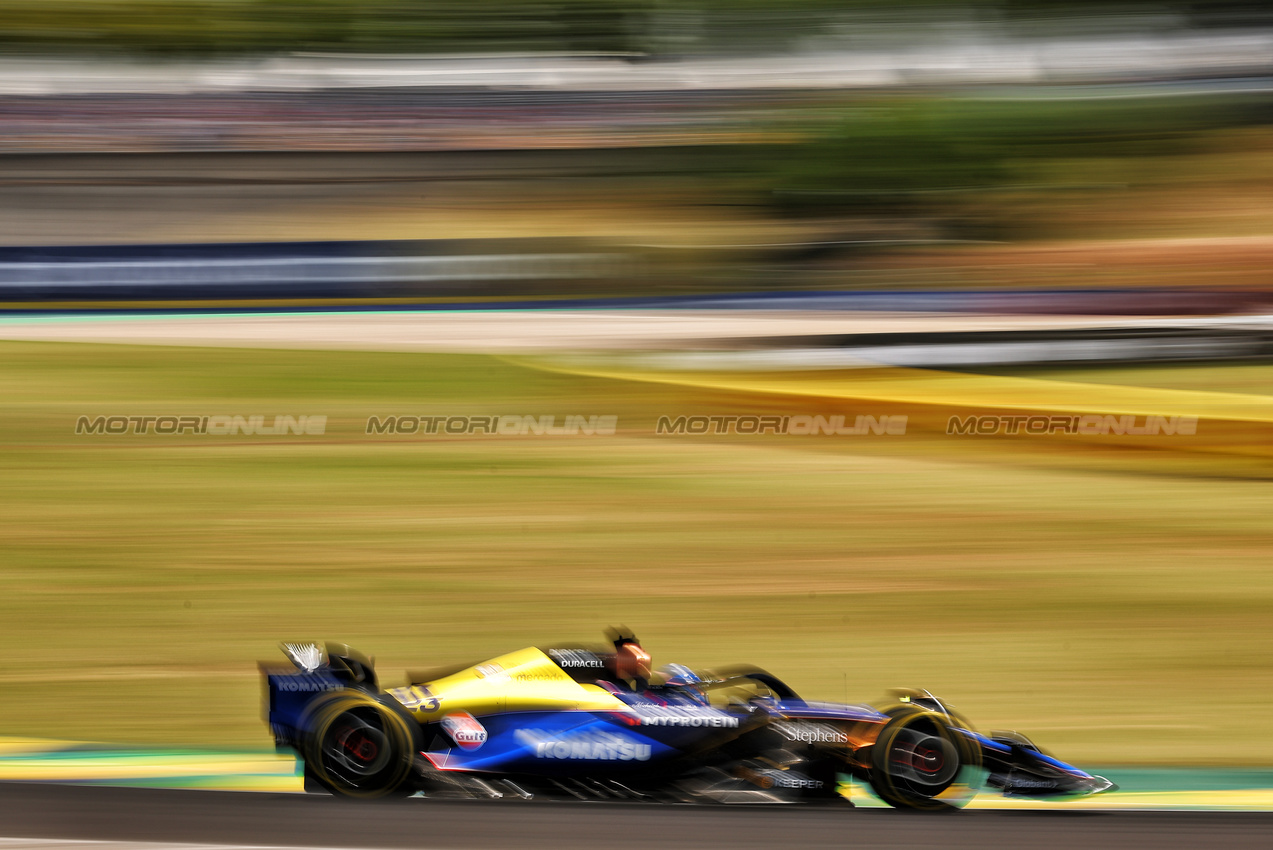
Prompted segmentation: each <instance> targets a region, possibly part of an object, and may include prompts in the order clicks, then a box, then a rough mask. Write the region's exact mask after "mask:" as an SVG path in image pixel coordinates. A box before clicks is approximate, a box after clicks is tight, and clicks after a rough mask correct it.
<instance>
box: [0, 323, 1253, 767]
mask: <svg viewBox="0 0 1273 850" xmlns="http://www.w3.org/2000/svg"><path fill="white" fill-rule="evenodd" d="M1084 374H1085V375H1086V376H1087V377H1086V379H1088V380H1094V381H1095V380H1099V379H1100V376H1101V375H1102V374H1103V375H1104V377H1105V379H1106V380H1107V381H1108V382H1111V383H1127V384H1129V385H1131V384H1138V383H1144V384H1146V385H1154V386H1163V385H1176V384H1177V383H1179V384H1180V385H1182V386H1197V385H1199V384H1204V383H1205V384H1207V385H1209V386H1212V387H1217V388H1218V387H1224V386H1229V385H1234V386H1247V387H1249V386H1250V385H1251V384H1252V383H1257V382H1258V381H1259V380H1260V377H1261V376H1263V379H1264V381H1265V385H1266V387H1267V386H1268V385H1270V382H1269V380H1268V379H1269V378H1270V377H1273V370H1271V369H1270V367H1268V366H1257V367H1248V366H1237V367H1225V366H1218V367H1188V368H1185V369H1179V370H1177V369H1171V368H1162V367H1156V368H1153V369H1149V370H1145V371H1142V370H1137V369H1117V370H1084ZM1065 379H1066V380H1073V379H1074V378H1073V376H1072V375H1071V376H1069V377H1065ZM0 398H3V399H4V402H3V408H2V410H0V412H2V413H3V416H0V446H2V447H3V449H2V451H0V480H3V482H4V486H3V487H0V513H2V514H3V516H4V522H3V523H0V551H3V552H4V568H3V571H0V623H3V627H2V629H3V631H2V632H0V634H2V635H3V639H4V645H5V648H6V650H7V652H6V659H7V662H8V663H7V664H6V665H5V668H4V669H3V670H2V671H0V684H2V685H3V686H4V688H5V698H4V700H2V701H0V729H3V730H4V732H5V734H11V735H37V736H49V737H66V738H81V739H91V740H115V741H129V742H172V743H177V742H179V743H183V744H197V745H210V746H216V745H233V746H242V745H253V744H265V743H267V733H266V730H265V728H264V726H263V724H262V723H261V722H260V719H259V716H258V711H259V703H258V700H259V685H258V683H257V679H256V672H255V668H254V665H253V662H254V661H256V660H258V659H271V658H278V659H281V656H279V655H278V653H277V651H276V649H275V643H276V642H277V641H278V640H281V639H307V638H318V639H334V640H341V641H346V642H349V643H352V644H354V645H357V646H359V647H361V648H363V649H364V650H365V651H367V652H370V653H374V654H376V655H377V656H378V658H379V666H380V667H381V670H382V673H383V675H384V676H385V677H386V678H387V679H388V680H391V681H392V680H394V679H396V678H399V677H400V676H401V675H402V674H401V671H402V670H404V669H405V668H407V667H421V666H428V665H429V664H432V663H442V662H447V661H452V660H466V659H467V660H476V659H478V658H480V657H483V656H487V655H491V654H495V653H498V652H500V651H503V650H507V649H510V648H513V647H517V646H522V645H526V644H530V643H535V642H548V641H552V640H593V639H597V638H599V636H600V630H601V628H602V627H604V626H605V625H608V624H611V623H616V622H623V623H627V624H628V625H630V626H632V627H633V628H635V629H636V630H637V632H638V633H639V634H641V635H642V637H643V639H644V640H645V642H646V645H647V646H648V647H649V648H650V649H652V650H653V651H654V653H655V658H656V661H657V662H659V663H664V662H669V661H680V662H683V663H688V664H693V665H713V664H724V663H732V662H743V661H751V662H754V663H757V664H760V665H762V666H765V667H768V668H771V669H773V670H774V671H776V672H778V673H779V674H780V675H782V676H784V677H785V678H788V679H789V680H790V681H791V683H792V684H793V686H794V687H795V688H796V689H797V690H798V691H801V692H802V693H805V694H806V695H807V696H810V697H816V698H826V699H836V700H843V699H846V698H847V699H850V700H866V699H872V698H874V697H876V696H879V695H880V694H881V692H882V691H883V689H884V688H887V687H892V686H899V685H909V686H923V687H928V688H930V689H932V690H933V691H935V692H936V693H938V694H940V695H943V696H945V697H947V698H949V699H950V700H952V701H953V702H955V703H956V704H958V705H959V706H960V707H961V708H962V709H964V710H965V711H967V712H968V713H970V714H971V716H972V717H973V719H974V721H975V722H977V723H978V724H979V725H980V726H981V727H982V728H987V729H989V728H1018V729H1021V730H1022V731H1025V732H1028V733H1031V734H1033V735H1035V736H1036V737H1037V739H1038V740H1039V741H1040V743H1042V744H1043V745H1044V746H1049V747H1054V748H1055V749H1056V751H1057V752H1058V754H1059V755H1061V756H1062V757H1064V758H1069V759H1075V760H1079V761H1086V762H1088V763H1104V764H1109V763H1142V764H1184V763H1217V764H1268V763H1269V762H1270V761H1273V728H1270V727H1269V726H1268V725H1267V724H1261V723H1252V722H1251V720H1250V718H1252V717H1261V716H1263V712H1264V706H1265V705H1266V704H1267V703H1268V701H1269V699H1270V698H1271V697H1273V683H1270V681H1269V679H1268V677H1267V676H1265V675H1264V672H1265V671H1266V670H1268V669H1269V666H1270V662H1273V646H1270V642H1269V640H1268V630H1267V616H1268V611H1269V610H1270V603H1271V602H1273V574H1270V573H1269V571H1268V569H1267V560H1268V553H1269V551H1270V549H1271V544H1273V526H1271V525H1270V523H1269V516H1270V515H1273V487H1271V485H1270V484H1269V483H1268V482H1266V481H1255V480H1240V479H1236V478H1234V479H1230V478H1226V477H1223V476H1221V475H1214V476H1208V475H1207V474H1206V470H1205V469H1204V470H1201V471H1202V472H1203V474H1201V475H1190V476H1185V475H1177V474H1174V473H1173V472H1172V468H1171V467H1170V466H1168V465H1164V464H1161V463H1160V462H1159V460H1158V459H1157V457H1156V456H1143V457H1142V456H1137V455H1136V454H1135V453H1130V452H1129V453H1128V456H1127V457H1117V458H1113V457H1111V458H1109V459H1107V460H1106V461H1104V462H1103V465H1101V466H1096V467H1093V466H1092V465H1091V464H1089V465H1087V466H1084V467H1074V468H1070V467H1069V466H1067V464H1068V460H1067V458H1066V457H1065V456H1062V455H1060V454H1057V455H1055V456H1048V455H1046V454H1043V455H1041V454H1039V453H1037V452H1036V453H1035V454H1033V455H1031V456H1030V457H1029V458H1024V459H1023V458H1022V457H1018V456H1016V455H1014V454H1012V453H1011V450H1010V448H1008V447H1004V448H994V447H989V448H988V447H987V446H986V445H985V444H983V443H976V444H975V445H973V444H968V445H967V446H965V444H963V443H951V442H949V441H946V442H940V443H939V442H935V441H933V440H927V441H925V440H924V439H921V438H916V439H914V440H912V439H911V438H910V437H909V436H908V437H907V438H904V439H880V440H873V441H872V440H866V439H863V438H853V439H848V440H845V441H832V442H827V441H822V442H819V443H817V444H816V446H815V445H814V444H810V443H799V442H793V441H791V440H790V439H758V440H750V441H747V440H708V441H705V440H703V439H702V438H697V439H676V438H655V437H653V436H652V435H650V433H649V431H648V430H647V429H645V428H635V427H632V425H633V423H645V422H648V421H650V418H651V417H652V416H653V415H656V414H657V413H659V412H663V411H669V410H670V411H676V410H686V409H693V408H692V407H691V405H697V406H698V407H699V409H702V408H703V407H705V406H707V405H717V406H721V407H725V408H730V406H732V409H733V410H735V411H736V412H737V411H742V412H746V411H748V410H751V409H753V408H749V407H748V400H747V399H746V398H745V397H742V396H738V395H734V396H727V395H723V396H722V395H717V396H711V395H710V394H706V393H704V392H703V391H696V390H689V389H682V388H676V387H668V386H656V385H642V384H636V383H624V382H618V381H607V380H601V379H595V378H581V377H574V376H567V375H556V374H549V373H543V372H538V371H534V370H530V369H525V368H521V367H519V366H517V365H514V364H510V363H507V362H504V361H500V360H496V359H492V358H485V357H476V356H442V355H415V354H393V353H347V352H301V351H269V352H259V351H236V350H195V349H189V350H186V349H163V348H129V347H122V346H92V345H61V344H57V345H53V344H16V343H5V344H0ZM160 411H163V412H179V413H207V414H217V413H228V414H235V413H240V414H245V415H246V414H250V413H258V414H265V415H267V416H272V415H273V414H275V413H278V414H301V413H311V414H316V413H326V414H327V415H329V417H330V421H329V425H328V431H327V434H326V435H325V436H323V437H310V438H299V437H287V438H277V437H208V436H205V437H157V436H144V437H143V436H136V437H133V436H129V437H76V436H74V434H73V430H74V421H75V418H76V417H77V416H78V415H81V414H89V415H96V414H98V413H103V414H105V413H123V414H142V413H152V412H160ZM392 413H420V414H423V413H438V414H441V413H449V414H486V413H503V414H507V413H519V414H526V413H530V414H556V415H558V416H564V415H566V414H571V413H615V414H618V415H619V422H620V430H621V433H620V434H619V435H618V436H616V437H608V438H583V437H578V438H557V439H548V438H542V437H541V438H532V437H527V438H493V437H474V438H468V439H457V438H435V439H423V438H415V439H411V438H400V439H386V438H380V437H366V436H364V435H363V434H362V426H363V422H364V421H365V418H366V416H368V415H372V414H378V415H386V414H392ZM625 423H626V425H625Z"/></svg>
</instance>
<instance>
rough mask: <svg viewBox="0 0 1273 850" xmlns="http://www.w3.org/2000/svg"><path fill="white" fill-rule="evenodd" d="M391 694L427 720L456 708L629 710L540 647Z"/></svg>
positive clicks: (477, 712)
mask: <svg viewBox="0 0 1273 850" xmlns="http://www.w3.org/2000/svg"><path fill="white" fill-rule="evenodd" d="M389 694H390V695H391V696H392V697H393V698H394V699H396V700H398V702H400V703H402V704H403V705H404V706H406V707H407V710H408V711H410V712H411V714H412V715H414V716H415V718H416V719H417V720H419V721H420V722H422V723H425V722H428V721H431V720H440V719H441V718H442V717H443V716H444V715H446V714H447V713H449V712H454V711H467V712H468V713H470V714H473V715H482V714H495V713H498V712H503V711H572V710H578V711H624V710H626V706H625V705H624V704H623V703H622V702H620V701H619V700H618V699H616V698H615V696H614V695H613V694H611V693H609V692H608V691H606V690H605V689H604V688H600V687H598V686H596V685H582V684H580V683H578V682H576V681H575V680H574V679H572V678H570V676H568V675H566V673H565V672H564V671H563V670H562V669H561V668H560V667H558V666H557V664H556V662H554V661H553V660H552V659H551V658H549V657H548V656H547V655H546V654H544V652H543V651H542V650H540V649H536V648H535V647H528V648H527V649H519V650H517V651H516V652H510V653H508V654H507V655H501V656H499V657H498V658H492V659H491V660H490V661H485V662H483V663H481V664H476V665H474V666H472V667H470V668H468V669H467V670H462V671H460V672H459V673H454V674H452V675H450V676H444V677H443V678H441V679H436V680H434V681H432V682H425V683H424V684H422V685H411V686H410V687H406V688H392V689H390V690H389Z"/></svg>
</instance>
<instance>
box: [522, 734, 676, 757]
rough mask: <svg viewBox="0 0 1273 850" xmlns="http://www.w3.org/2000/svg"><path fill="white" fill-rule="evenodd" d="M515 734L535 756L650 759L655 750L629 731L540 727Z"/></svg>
mask: <svg viewBox="0 0 1273 850" xmlns="http://www.w3.org/2000/svg"><path fill="white" fill-rule="evenodd" d="M516 737H517V740H518V741H519V742H521V743H522V744H523V745H525V746H526V747H528V748H530V749H531V751H532V752H534V754H535V758H540V759H577V760H583V761H649V759H650V755H651V754H652V753H653V748H652V747H651V746H650V745H649V744H643V743H641V742H640V741H637V740H634V739H632V738H629V737H627V736H626V735H617V734H615V733H613V732H603V731H600V730H597V731H590V730H583V731H577V732H563V733H554V732H544V731H542V730H540V729H519V730H518V731H517V733H516Z"/></svg>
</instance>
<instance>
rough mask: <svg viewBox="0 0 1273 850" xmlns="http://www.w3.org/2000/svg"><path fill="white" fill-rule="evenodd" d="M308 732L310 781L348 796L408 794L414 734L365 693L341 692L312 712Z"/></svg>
mask: <svg viewBox="0 0 1273 850" xmlns="http://www.w3.org/2000/svg"><path fill="white" fill-rule="evenodd" d="M305 729H306V730H307V733H306V736H305V741H304V746H303V748H302V753H301V755H302V756H303V757H304V759H305V774H306V779H307V780H311V779H312V780H313V781H314V782H315V783H316V784H317V785H319V786H321V787H323V788H327V789H328V790H330V791H332V792H333V793H335V794H341V795H344V796H346V797H361V798H373V797H385V796H390V795H399V794H402V793H404V792H405V791H406V790H408V788H407V786H406V785H405V784H404V783H405V782H406V780H407V778H408V776H410V774H411V760H412V756H413V754H414V747H413V743H414V736H413V735H412V731H411V728H410V727H409V726H408V725H407V721H406V720H404V719H403V718H402V717H401V715H399V714H398V712H396V711H394V710H393V709H392V708H390V707H388V706H385V705H381V704H380V703H379V702H377V701H376V700H374V699H373V698H372V697H370V696H368V695H367V694H365V693H359V692H350V691H345V692H341V693H336V694H332V695H330V696H328V697H324V698H322V699H320V700H319V701H317V702H316V703H315V704H314V705H313V706H312V707H311V708H310V709H309V712H308V714H307V719H306V722H305Z"/></svg>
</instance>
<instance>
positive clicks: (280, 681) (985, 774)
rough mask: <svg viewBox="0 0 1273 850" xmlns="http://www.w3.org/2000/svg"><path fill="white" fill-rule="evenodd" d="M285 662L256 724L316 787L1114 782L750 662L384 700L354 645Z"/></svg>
mask: <svg viewBox="0 0 1273 850" xmlns="http://www.w3.org/2000/svg"><path fill="white" fill-rule="evenodd" d="M634 643H635V640H631V639H629V640H628V641H627V644H634ZM624 648H625V646H622V645H620V644H618V643H616V650H622V649H624ZM628 648H630V647H628ZM283 650H284V653H285V654H286V655H287V656H288V658H289V659H290V660H291V662H292V664H291V665H290V666H287V667H284V666H282V665H270V664H262V665H261V671H262V674H263V676H264V685H265V713H266V718H267V721H268V723H269V725H270V729H271V731H272V732H273V734H274V740H275V743H276V745H278V746H279V747H281V748H290V749H293V750H294V751H295V752H296V753H297V754H298V755H299V757H300V759H301V760H303V763H304V775H305V785H306V789H307V790H311V791H327V792H331V793H335V794H340V795H345V796H349V797H364V798H370V797H384V796H408V795H411V794H415V793H417V792H419V793H422V794H423V795H424V796H426V797H456V796H459V797H521V798H525V799H530V798H531V797H535V796H548V797H566V798H577V799H605V800H624V799H627V800H649V801H675V802H694V801H702V802H720V803H808V802H819V801H821V802H826V803H834V804H839V805H845V804H846V803H847V801H848V794H847V793H845V791H846V789H848V788H850V787H851V785H852V782H853V781H854V780H856V781H858V782H862V783H868V784H869V785H870V787H871V789H872V790H874V792H875V793H876V795H878V796H879V797H880V798H881V799H883V800H884V801H885V802H887V803H889V804H891V805H893V806H896V807H900V808H912V809H946V808H949V807H952V806H955V807H957V806H960V805H963V804H964V803H966V802H967V801H968V800H969V799H971V798H972V796H973V795H974V794H975V793H976V791H977V790H978V788H980V787H985V788H987V789H991V790H994V791H997V792H998V793H1001V794H1004V795H1007V796H1014V797H1030V798H1067V797H1077V796H1086V795H1090V794H1097V793H1100V792H1102V791H1108V790H1111V789H1112V788H1113V787H1114V786H1113V784H1112V783H1111V782H1109V781H1108V780H1106V779H1104V778H1102V777H1099V776H1093V775H1091V774H1088V773H1084V772H1083V771H1081V770H1079V769H1077V768H1075V767H1072V766H1070V765H1068V764H1065V763H1063V762H1060V761H1057V760H1056V759H1054V758H1052V757H1050V756H1048V755H1047V754H1045V753H1044V752H1043V751H1042V750H1040V749H1039V748H1038V747H1037V746H1035V745H1034V744H1033V743H1031V742H1030V740H1029V739H1027V738H1025V737H1024V736H1022V735H1019V734H1016V733H999V732H992V733H990V734H989V735H983V734H980V733H978V732H976V731H975V730H974V729H973V727H972V725H971V724H970V723H969V722H968V721H967V720H966V719H964V718H963V717H962V716H960V715H959V714H958V713H957V712H955V711H954V710H953V709H952V708H951V707H950V706H948V705H946V704H945V703H943V702H942V701H941V700H939V699H937V698H936V697H934V696H933V695H932V694H930V693H928V692H927V691H896V692H894V693H893V695H892V698H891V700H890V701H889V702H888V704H885V705H881V706H879V707H869V706H866V705H841V704H836V703H825V702H811V701H807V700H804V699H801V698H800V697H799V696H797V695H796V694H795V692H793V691H792V689H791V688H790V687H788V686H787V685H786V684H784V683H783V682H782V681H781V680H780V679H778V678H777V677H776V676H774V675H772V674H770V673H767V672H765V671H763V670H760V669H757V668H754V667H741V668H734V669H729V670H717V671H714V672H703V671H700V672H694V671H691V670H690V669H688V668H686V667H682V666H679V665H669V666H668V667H665V668H663V672H662V675H653V676H650V679H648V680H647V679H644V678H641V677H639V676H637V677H634V678H632V679H625V678H623V676H622V674H623V672H624V671H622V670H617V669H616V657H617V655H618V654H619V653H618V652H617V651H616V652H612V651H610V650H609V649H608V648H601V649H598V648H587V647H583V646H577V645H576V646H554V647H546V648H543V649H539V648H527V649H521V650H518V651H516V652H510V653H508V654H507V655H501V656H499V657H497V658H492V659H490V660H489V661H485V662H482V663H479V664H475V665H472V666H467V667H463V668H459V669H451V670H441V671H435V672H432V673H429V674H420V675H417V676H413V677H411V678H412V680H413V683H412V684H409V685H407V686H405V687H399V688H391V689H389V690H387V691H384V690H381V689H380V687H379V685H378V683H377V678H376V673H375V670H374V668H373V666H372V662H371V661H370V660H369V659H368V658H367V657H366V656H364V655H362V654H361V653H358V652H356V651H354V650H352V649H350V648H349V647H346V646H341V645H335V644H328V645H327V647H326V649H325V650H324V649H323V648H322V647H319V646H318V645H317V644H284V645H283ZM637 651H638V652H640V650H639V645H638V649H637ZM644 657H645V659H646V661H647V665H648V658H649V656H644ZM645 672H646V674H647V675H649V674H648V666H647V668H646V671H645Z"/></svg>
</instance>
